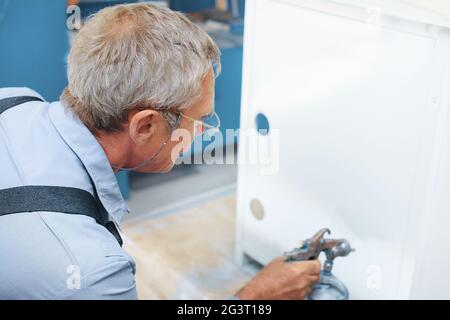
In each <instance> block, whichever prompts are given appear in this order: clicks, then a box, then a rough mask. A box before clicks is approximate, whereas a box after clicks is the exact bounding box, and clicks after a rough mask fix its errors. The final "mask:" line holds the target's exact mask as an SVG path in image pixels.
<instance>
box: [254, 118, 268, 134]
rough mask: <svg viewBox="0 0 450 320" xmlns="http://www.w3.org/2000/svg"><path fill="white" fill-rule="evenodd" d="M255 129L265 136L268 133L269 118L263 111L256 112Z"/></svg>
mask: <svg viewBox="0 0 450 320" xmlns="http://www.w3.org/2000/svg"><path fill="white" fill-rule="evenodd" d="M255 123H256V130H257V131H258V133H259V134H261V135H263V136H265V135H268V134H269V130H270V125H269V119H267V117H266V115H265V114H264V113H258V114H257V115H256V118H255Z"/></svg>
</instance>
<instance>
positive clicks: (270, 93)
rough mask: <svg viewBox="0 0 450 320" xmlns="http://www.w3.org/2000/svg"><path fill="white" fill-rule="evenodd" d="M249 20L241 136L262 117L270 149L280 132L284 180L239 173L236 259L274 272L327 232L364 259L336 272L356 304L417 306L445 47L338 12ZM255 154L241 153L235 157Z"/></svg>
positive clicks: (251, 15)
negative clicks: (259, 211) (414, 290)
mask: <svg viewBox="0 0 450 320" xmlns="http://www.w3.org/2000/svg"><path fill="white" fill-rule="evenodd" d="M328 3H329V4H330V5H327V4H328ZM246 19H247V20H246V31H245V32H246V35H245V49H244V51H245V53H244V77H243V81H244V84H243V85H244V87H243V99H242V107H241V109H242V118H241V127H242V129H246V128H247V129H249V128H254V127H255V116H256V114H258V113H263V114H265V115H266V116H267V118H268V120H269V124H270V131H269V135H268V136H266V137H262V138H263V139H270V137H271V134H272V133H274V132H278V133H279V144H278V149H279V156H278V159H279V170H278V171H277V172H276V173H275V174H271V175H264V174H261V170H260V167H258V166H252V165H245V164H241V166H240V170H239V178H238V179H239V182H238V232H237V249H238V254H241V253H246V254H248V255H249V256H251V257H252V258H254V259H256V260H257V261H259V262H261V263H267V262H268V261H269V260H270V259H272V258H273V257H275V256H276V255H280V254H281V253H282V252H283V251H287V250H290V249H292V248H293V246H295V245H296V243H298V241H299V240H301V239H305V238H307V237H310V236H312V235H313V234H314V233H315V232H316V231H317V230H319V229H320V228H323V227H329V228H330V229H331V230H332V235H331V237H337V238H341V237H343V238H347V239H348V240H349V241H350V243H351V244H352V246H354V247H355V248H356V252H354V253H352V254H351V255H350V256H348V257H346V258H337V260H336V262H335V267H334V273H335V275H336V276H337V277H338V278H340V279H341V280H343V281H344V283H345V284H346V285H347V286H348V288H349V291H350V295H351V298H368V299H371V298H385V299H389V298H408V297H410V289H411V286H412V279H413V273H414V266H415V262H416V257H417V256H416V254H417V252H416V251H415V249H411V248H410V247H411V246H412V244H414V243H417V242H420V241H421V240H423V238H420V237H422V236H423V234H422V233H421V232H420V230H421V224H422V222H423V221H424V219H425V220H426V218H424V215H427V210H426V199H427V197H428V196H429V194H430V192H431V191H432V190H431V189H430V184H432V183H433V182H432V180H433V174H434V173H433V172H434V168H435V163H436V161H437V160H436V159H437V157H438V151H437V148H438V142H439V141H440V140H439V139H438V137H439V134H440V131H439V130H440V128H441V127H442V126H443V125H445V124H442V116H443V115H445V114H446V110H447V108H446V107H443V104H444V101H443V100H444V96H443V90H444V80H445V68H444V64H443V61H444V59H443V58H442V54H441V53H442V51H443V50H444V47H445V46H444V44H445V41H447V39H448V38H447V37H441V38H440V37H439V34H440V33H439V28H434V27H431V26H429V25H425V24H422V23H415V22H413V21H408V20H404V19H399V18H395V17H392V16H383V15H378V16H375V17H374V16H373V12H372V13H371V12H370V11H369V10H364V9H357V8H355V7H347V6H345V5H340V6H338V5H336V3H335V2H331V1H274V0H256V1H255V0H253V1H248V3H247V12H246ZM441 31H442V30H441ZM442 32H443V33H445V32H446V30H443V31H442ZM445 102H446V101H445ZM250 147H251V146H250V143H248V142H246V141H245V140H242V141H241V145H240V148H241V153H246V152H248V151H249V149H250ZM241 162H245V159H241ZM252 199H258V200H259V201H260V202H261V204H262V205H263V207H264V218H263V219H262V220H258V219H255V217H254V215H252V213H251V210H250V203H251V201H252ZM443 223H449V218H447V220H446V221H443ZM449 289H450V288H449ZM449 295H450V292H449Z"/></svg>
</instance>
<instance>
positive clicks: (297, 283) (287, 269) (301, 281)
mask: <svg viewBox="0 0 450 320" xmlns="http://www.w3.org/2000/svg"><path fill="white" fill-rule="evenodd" d="M319 278H320V262H319V261H318V260H314V261H301V262H285V261H284V259H283V258H282V257H278V258H276V259H274V260H273V261H272V262H270V263H269V264H268V265H267V266H266V267H265V268H264V269H262V270H261V271H260V272H259V273H258V274H257V275H256V277H254V278H253V279H252V280H250V282H249V283H248V284H247V285H246V286H245V287H244V288H242V289H241V290H240V291H239V292H238V293H237V294H236V297H238V298H239V299H242V300H249V299H251V300H279V299H280V300H281V299H304V298H305V297H306V296H307V295H308V294H309V293H310V292H311V289H312V287H313V286H314V284H316V283H317V281H319Z"/></svg>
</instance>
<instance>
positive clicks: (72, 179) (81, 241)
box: [0, 88, 136, 299]
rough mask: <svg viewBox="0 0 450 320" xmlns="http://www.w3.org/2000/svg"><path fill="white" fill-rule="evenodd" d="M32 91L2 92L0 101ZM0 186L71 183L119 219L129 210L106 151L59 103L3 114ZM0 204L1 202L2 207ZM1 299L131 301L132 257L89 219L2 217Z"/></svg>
mask: <svg viewBox="0 0 450 320" xmlns="http://www.w3.org/2000/svg"><path fill="white" fill-rule="evenodd" d="M14 96H37V97H40V98H42V97H41V96H40V95H39V94H37V93H36V92H34V91H33V90H30V89H28V88H3V89H0V99H3V98H7V97H14ZM0 177H1V179H0V189H4V188H11V187H17V186H22V185H49V186H64V187H75V188H80V189H84V190H87V191H89V192H91V193H93V188H92V184H91V180H90V178H89V177H91V178H92V180H93V182H94V184H95V187H96V189H97V192H98V195H99V198H100V200H101V202H102V204H103V206H104V207H105V209H106V210H107V211H108V213H109V215H110V218H111V219H112V220H113V221H115V222H116V223H117V224H119V223H120V220H121V217H122V216H123V214H125V213H128V212H129V210H128V208H127V206H126V203H125V201H124V199H123V198H122V195H121V193H120V191H119V188H118V185H117V181H116V178H115V175H114V172H113V171H112V168H111V165H110V163H109V161H108V159H107V157H106V154H105V152H104V150H103V148H102V147H101V145H100V144H99V143H98V141H97V139H96V138H95V137H94V136H93V134H92V133H91V132H90V131H89V130H88V129H87V127H86V126H85V125H84V124H83V123H82V122H81V121H80V120H79V119H78V118H77V117H76V116H75V115H74V114H73V113H72V112H71V110H70V109H68V108H66V107H64V106H63V105H62V104H61V103H60V102H52V103H48V102H39V101H33V102H27V103H24V104H22V105H19V106H17V107H14V108H12V109H9V110H7V111H5V112H4V113H3V114H1V115H0ZM0 205H1V204H0ZM0 257H1V258H0V298H1V299H135V298H136V286H135V279H134V274H135V262H134V260H133V259H132V258H131V257H130V256H129V255H128V254H127V253H126V252H125V251H124V250H123V249H122V248H121V247H120V245H119V244H118V242H117V240H116V239H115V238H114V236H113V235H112V234H111V233H110V232H109V231H108V230H107V229H106V228H104V227H103V226H101V225H99V224H97V223H96V221H95V220H94V219H93V218H91V217H87V216H81V215H70V214H64V213H57V212H29V213H18V214H12V215H6V216H0Z"/></svg>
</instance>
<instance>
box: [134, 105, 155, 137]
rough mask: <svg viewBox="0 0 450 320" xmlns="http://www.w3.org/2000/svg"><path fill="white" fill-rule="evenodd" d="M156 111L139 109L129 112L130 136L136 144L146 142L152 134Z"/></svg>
mask: <svg viewBox="0 0 450 320" xmlns="http://www.w3.org/2000/svg"><path fill="white" fill-rule="evenodd" d="M156 119H158V112H157V111H154V110H141V111H137V112H136V113H132V114H130V118H129V121H130V128H129V130H130V137H131V139H132V140H133V141H134V142H135V143H136V144H143V143H147V142H148V140H149V139H150V138H151V136H152V135H153V133H154V132H155V131H154V129H155V128H154V126H155V124H156Z"/></svg>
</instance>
